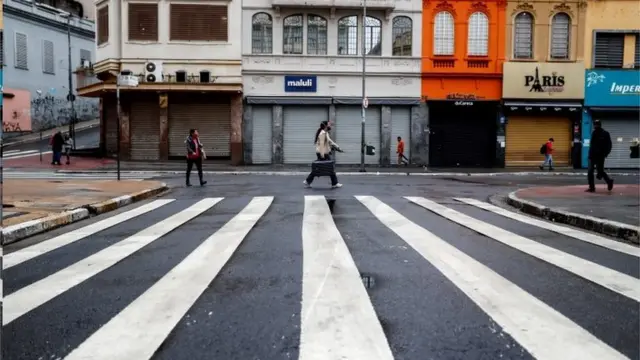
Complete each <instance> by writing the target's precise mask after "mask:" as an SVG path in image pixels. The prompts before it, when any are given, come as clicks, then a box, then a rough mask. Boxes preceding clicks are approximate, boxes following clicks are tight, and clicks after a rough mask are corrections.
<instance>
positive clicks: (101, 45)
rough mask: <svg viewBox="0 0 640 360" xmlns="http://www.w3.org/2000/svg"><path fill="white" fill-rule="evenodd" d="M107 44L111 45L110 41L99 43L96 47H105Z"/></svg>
mask: <svg viewBox="0 0 640 360" xmlns="http://www.w3.org/2000/svg"><path fill="white" fill-rule="evenodd" d="M109 45H111V43H110V42H108V41H107V42H106V43H102V44H99V45H98V49H102V48H106V47H107V46H109Z"/></svg>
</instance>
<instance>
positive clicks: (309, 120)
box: [254, 105, 329, 164]
mask: <svg viewBox="0 0 640 360" xmlns="http://www.w3.org/2000/svg"><path fill="white" fill-rule="evenodd" d="M282 112H283V121H284V125H283V127H284V132H283V157H284V163H285V164H311V162H313V160H315V159H316V153H315V146H314V142H313V140H314V136H315V134H316V130H318V127H320V123H321V122H323V121H327V120H328V119H329V107H328V106H304V105H295V106H294V105H290V106H283V109H282ZM254 152H255V150H254Z"/></svg>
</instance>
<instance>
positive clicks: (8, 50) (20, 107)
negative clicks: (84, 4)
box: [2, 0, 99, 133]
mask: <svg viewBox="0 0 640 360" xmlns="http://www.w3.org/2000/svg"><path fill="white" fill-rule="evenodd" d="M78 6H79V5H78ZM64 15H65V13H64V12H61V10H58V9H55V8H52V7H50V6H47V5H46V4H45V5H43V4H41V3H33V2H28V1H22V0H5V2H4V13H3V17H4V27H5V29H4V41H3V42H4V51H3V54H2V55H3V64H4V101H3V105H4V106H3V128H4V131H6V132H16V133H20V132H24V131H38V130H41V129H49V128H51V127H54V126H58V125H63V124H66V123H68V122H69V120H70V119H71V118H72V116H73V115H74V113H75V116H76V118H77V120H78V121H83V120H93V119H96V118H97V117H98V114H99V113H98V102H97V101H96V100H92V99H82V98H76V99H75V101H74V102H73V104H72V103H71V102H70V101H69V100H68V95H69V79H70V76H69V71H70V70H71V72H73V71H75V69H76V68H77V67H79V66H81V65H82V64H83V63H86V62H91V61H92V60H93V58H94V56H95V50H94V49H95V45H94V41H93V38H94V23H93V22H92V21H89V20H86V19H82V18H79V17H77V16H76V15H75V13H72V16H71V18H69V19H68V18H67V17H65V16H64ZM68 31H69V33H70V38H71V44H69V41H68V36H67V32H68ZM69 46H70V49H69ZM69 51H70V52H71V66H69V61H68V58H69ZM74 79H75V76H71V81H72V87H71V89H72V92H73V89H75V87H76V82H75V80H74ZM74 93H75V92H74Z"/></svg>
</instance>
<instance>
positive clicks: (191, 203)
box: [2, 195, 640, 360]
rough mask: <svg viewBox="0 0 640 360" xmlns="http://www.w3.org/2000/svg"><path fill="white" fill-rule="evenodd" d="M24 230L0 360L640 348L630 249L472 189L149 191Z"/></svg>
mask: <svg viewBox="0 0 640 360" xmlns="http://www.w3.org/2000/svg"><path fill="white" fill-rule="evenodd" d="M36 240H37V241H34V242H33V243H32V244H30V245H29V246H22V247H17V246H16V247H15V249H13V248H11V247H9V249H5V255H4V258H3V279H4V301H3V316H2V324H3V342H2V345H3V346H2V355H3V357H4V358H7V359H68V360H77V359H78V360H79V359H95V360H102V359H104V360H107V359H109V360H111V359H123V360H144V359H177V360H179V359H190V360H191V359H193V360H196V359H296V358H297V359H300V360H312V359H313V360H315V359H355V360H361V359H363V360H364V359H366V360H369V359H371V360H377V359H380V360H387V359H389V360H391V359H410V360H413V359H415V360H423V359H484V358H487V359H498V358H506V359H514V358H519V359H520V358H523V359H598V360H600V359H638V358H640V350H639V349H638V347H637V339H638V336H640V333H639V330H638V328H639V327H640V320H639V319H640V317H639V315H640V314H639V310H638V308H639V307H638V304H639V303H640V269H638V263H639V262H638V258H640V248H639V247H637V246H634V245H631V244H626V243H621V242H618V241H615V240H612V239H609V238H606V237H602V236H599V235H595V234H592V233H587V232H584V231H580V230H577V229H575V228H570V227H567V226H562V225H558V224H554V223H549V222H545V221H542V220H538V219H533V218H530V217H528V216H525V215H522V214H519V213H515V212H512V211H509V210H506V209H504V208H501V207H498V206H495V205H492V204H489V203H486V202H484V201H481V200H478V199H472V198H453V199H430V198H426V197H415V196H413V197H392V196H389V197H386V196H385V197H375V196H369V195H366V196H355V197H341V198H338V199H335V198H334V199H328V198H326V197H325V196H322V195H309V196H304V197H282V198H281V197H273V196H260V197H231V198H225V197H212V198H203V199H195V200H192V199H183V198H161V199H155V200H151V201H148V202H146V203H143V204H140V205H138V206H136V207H134V208H127V209H124V210H122V211H120V212H118V213H115V214H105V216H101V217H97V218H95V219H92V220H89V221H86V222H84V223H78V224H76V225H74V226H73V227H72V228H70V229H58V230H56V231H54V232H52V233H51V234H50V235H43V236H42V238H41V239H36ZM16 245H19V243H18V244H16Z"/></svg>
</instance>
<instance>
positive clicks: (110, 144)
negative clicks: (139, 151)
mask: <svg viewBox="0 0 640 360" xmlns="http://www.w3.org/2000/svg"><path fill="white" fill-rule="evenodd" d="M102 106H103V109H104V121H105V131H106V139H105V141H106V148H107V153H109V154H115V153H116V152H117V150H118V109H117V102H116V99H115V98H111V97H108V96H105V97H104V98H103V104H102Z"/></svg>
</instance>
